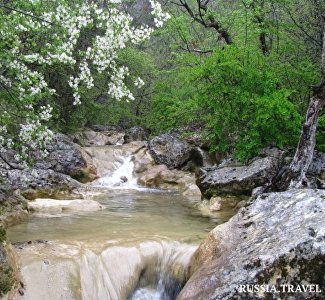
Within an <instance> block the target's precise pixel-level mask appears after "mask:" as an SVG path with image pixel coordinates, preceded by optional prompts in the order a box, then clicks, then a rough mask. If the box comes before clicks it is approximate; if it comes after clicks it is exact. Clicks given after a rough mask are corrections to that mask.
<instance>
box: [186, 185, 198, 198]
mask: <svg viewBox="0 0 325 300" xmlns="http://www.w3.org/2000/svg"><path fill="white" fill-rule="evenodd" d="M182 195H183V196H185V197H195V198H201V191H200V189H199V187H198V186H197V185H196V184H194V183H192V184H189V185H187V186H186V188H185V191H184V192H183V193H182Z"/></svg>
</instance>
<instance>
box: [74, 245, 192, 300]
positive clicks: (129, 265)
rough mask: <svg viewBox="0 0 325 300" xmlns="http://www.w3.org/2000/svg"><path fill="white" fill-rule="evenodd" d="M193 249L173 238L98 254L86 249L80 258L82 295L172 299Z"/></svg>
mask: <svg viewBox="0 0 325 300" xmlns="http://www.w3.org/2000/svg"><path fill="white" fill-rule="evenodd" d="M195 249H196V247H195V246H189V245H185V244H180V243H177V242H175V243H164V242H162V243H158V242H145V243H141V244H140V245H139V246H138V247H111V248H108V249H106V250H105V251H103V252H102V253H101V254H100V255H96V254H95V253H94V252H92V251H89V250H86V251H85V252H84V254H83V256H82V259H81V262H80V281H81V293H82V299H93V300H97V299H98V300H100V299H110V300H121V299H129V300H173V299H176V296H177V295H178V293H179V292H180V290H181V288H182V286H183V285H184V283H185V281H186V279H187V275H188V273H187V272H188V266H189V262H190V258H191V256H192V254H193V253H194V251H195ZM122 257H123V259H121V258H122Z"/></svg>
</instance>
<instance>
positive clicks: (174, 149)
mask: <svg viewBox="0 0 325 300" xmlns="http://www.w3.org/2000/svg"><path fill="white" fill-rule="evenodd" d="M148 148H149V152H150V154H151V155H152V157H153V159H154V160H155V162H156V164H158V165H159V164H164V165H166V166H167V167H168V168H169V169H173V168H180V167H182V166H183V165H184V164H185V163H186V162H188V161H189V160H190V159H191V155H192V151H193V149H192V147H191V146H190V145H189V144H188V143H187V142H184V141H181V140H179V139H178V138H176V137H174V136H173V135H171V134H162V135H159V136H156V137H154V138H153V139H152V140H150V141H149V142H148Z"/></svg>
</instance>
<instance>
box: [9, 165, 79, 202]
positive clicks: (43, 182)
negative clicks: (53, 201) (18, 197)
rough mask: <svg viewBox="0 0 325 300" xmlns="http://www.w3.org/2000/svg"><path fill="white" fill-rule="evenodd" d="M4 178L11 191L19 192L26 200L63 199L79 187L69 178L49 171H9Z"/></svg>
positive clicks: (77, 183) (76, 182)
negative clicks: (42, 198) (41, 198)
mask: <svg viewBox="0 0 325 300" xmlns="http://www.w3.org/2000/svg"><path fill="white" fill-rule="evenodd" d="M6 178H7V181H8V182H9V185H10V188H11V189H13V190H19V191H20V192H21V194H22V195H23V196H24V197H26V198H28V199H34V198H38V197H53V198H65V197H67V194H70V193H71V192H72V191H73V190H74V189H76V188H78V187H79V186H80V183H79V182H78V181H76V180H74V179H72V178H71V177H70V176H68V175H65V174H62V173H59V172H55V171H53V170H51V169H48V170H44V169H35V168H34V169H24V170H9V171H8V172H7V177H6Z"/></svg>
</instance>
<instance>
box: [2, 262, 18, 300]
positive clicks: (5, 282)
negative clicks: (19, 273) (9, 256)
mask: <svg viewBox="0 0 325 300" xmlns="http://www.w3.org/2000/svg"><path fill="white" fill-rule="evenodd" d="M14 283H15V276H14V272H13V270H12V268H11V267H10V266H9V265H8V264H7V263H4V264H3V265H1V263H0V297H1V296H3V295H5V294H6V293H8V292H9V291H10V289H11V287H12V286H13V284H14Z"/></svg>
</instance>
